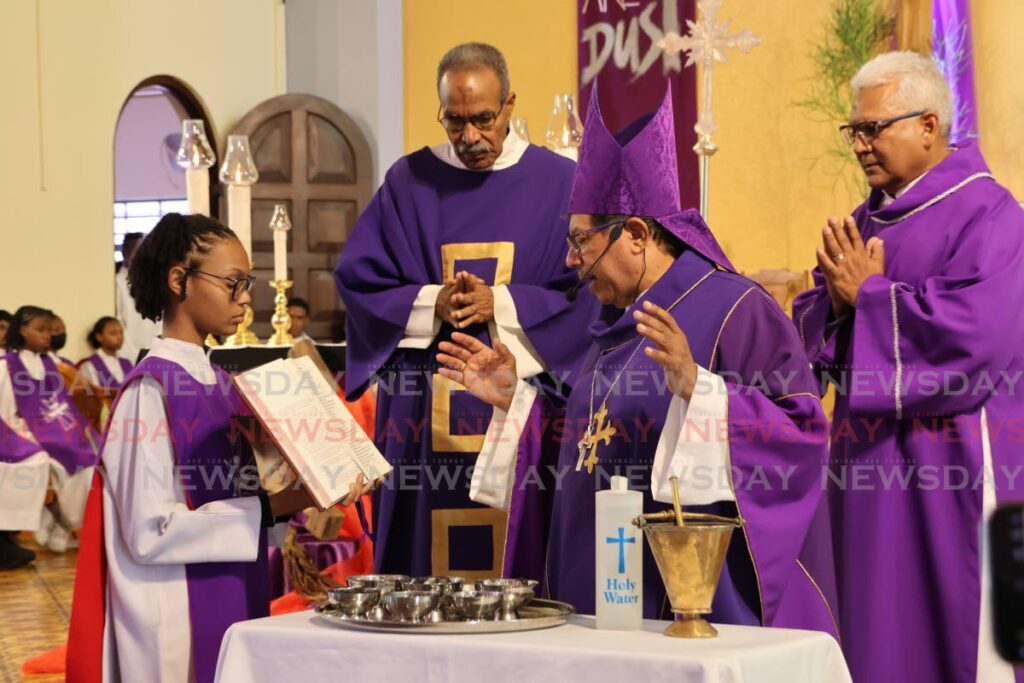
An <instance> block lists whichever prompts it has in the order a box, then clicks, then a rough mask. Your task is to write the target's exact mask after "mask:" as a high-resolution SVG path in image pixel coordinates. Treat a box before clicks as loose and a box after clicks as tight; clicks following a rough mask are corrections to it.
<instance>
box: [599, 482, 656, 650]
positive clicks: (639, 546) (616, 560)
mask: <svg viewBox="0 0 1024 683" xmlns="http://www.w3.org/2000/svg"><path fill="white" fill-rule="evenodd" d="M643 500H644V497H643V494H642V493H641V492H640V491H630V490H629V488H628V481H627V480H626V478H625V477H612V480H611V489H610V490H608V491H598V492H597V494H596V495H595V501H596V502H595V505H596V508H597V514H596V523H595V524H594V530H595V535H594V543H595V544H596V547H595V549H594V550H595V552H594V557H595V558H596V566H595V570H596V572H597V575H596V579H597V581H596V584H595V596H594V597H595V600H594V604H595V606H596V612H597V628H604V629H614V630H618V631H636V630H639V629H640V628H641V622H642V621H643V612H644V605H643V594H644V574H643V538H644V537H643V533H642V532H641V531H640V529H638V528H636V527H635V526H633V519H635V518H636V517H639V516H640V514H641V513H642V512H643Z"/></svg>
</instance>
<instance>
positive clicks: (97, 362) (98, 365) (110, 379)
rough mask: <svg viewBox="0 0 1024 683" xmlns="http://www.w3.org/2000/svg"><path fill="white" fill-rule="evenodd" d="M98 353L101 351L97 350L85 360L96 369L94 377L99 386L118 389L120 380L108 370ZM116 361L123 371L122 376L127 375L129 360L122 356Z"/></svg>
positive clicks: (130, 366)
mask: <svg viewBox="0 0 1024 683" xmlns="http://www.w3.org/2000/svg"><path fill="white" fill-rule="evenodd" d="M100 353H102V352H100V351H97V352H96V353H94V354H92V355H91V356H89V357H88V358H86V359H85V360H86V361H88V362H89V364H90V365H92V368H93V370H95V371H96V379H97V380H99V384H100V386H101V387H104V388H106V389H120V388H121V382H118V381H117V378H116V377H114V375H113V373H111V372H110V369H109V368H108V367H107V364H106V363H105V362H103V358H102V357H101V356H100ZM117 362H118V363H120V365H121V372H123V373H124V376H125V377H127V376H128V373H129V372H131V370H132V364H131V362H129V361H128V360H127V359H124V358H118V359H117Z"/></svg>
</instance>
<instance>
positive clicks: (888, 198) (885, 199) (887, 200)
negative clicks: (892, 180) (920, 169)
mask: <svg viewBox="0 0 1024 683" xmlns="http://www.w3.org/2000/svg"><path fill="white" fill-rule="evenodd" d="M926 175H928V171H925V172H924V173H922V174H921V175H919V176H917V177H916V178H914V179H913V180H911V181H910V182H909V183H907V184H906V185H904V186H903V187H901V188H900V189H898V190H896V195H895V196H892V195H890V194H889V193H888V192H886V191H885V190H882V206H881V208H883V209H884V208H885V207H887V206H889V205H890V204H892V203H893V202H894V201H896V200H897V199H899V198H900V197H902V196H903V195H905V194H906V193H907V192H909V191H910V188H912V187H913V186H914V185H917V184H918V182H920V181H921V178H924V177H925V176H926Z"/></svg>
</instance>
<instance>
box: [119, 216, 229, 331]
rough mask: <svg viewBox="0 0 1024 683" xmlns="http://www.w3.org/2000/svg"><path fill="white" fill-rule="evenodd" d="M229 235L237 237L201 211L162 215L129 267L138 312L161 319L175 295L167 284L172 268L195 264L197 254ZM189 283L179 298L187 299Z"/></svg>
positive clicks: (187, 266) (130, 284)
mask: <svg viewBox="0 0 1024 683" xmlns="http://www.w3.org/2000/svg"><path fill="white" fill-rule="evenodd" d="M228 238H232V239H237V237H236V236H235V233H234V232H233V231H232V230H231V228H228V227H227V226H225V225H222V224H221V223H219V222H218V221H216V220H214V219H212V218H208V217H207V216H203V215H201V214H189V215H185V216H183V215H181V214H180V213H169V214H167V215H166V216H164V217H163V218H161V219H160V221H159V222H158V223H157V224H156V226H155V227H154V228H153V230H152V231H151V232H150V233H149V234H148V235H146V238H145V239H144V240H142V244H140V245H139V246H138V248H137V249H136V250H135V253H134V254H133V255H132V259H131V263H130V265H129V267H128V292H129V294H131V296H132V299H134V300H135V310H137V311H138V312H139V315H141V316H142V317H143V318H147V319H148V320H153V321H158V320H160V319H162V318H163V316H164V309H165V308H166V307H167V304H168V303H169V302H170V301H171V298H172V297H173V296H174V293H173V292H171V290H170V288H169V287H168V286H167V273H168V272H169V271H170V270H171V268H173V267H175V266H184V267H185V268H193V267H195V266H196V265H197V262H196V261H195V260H194V257H195V256H197V255H203V254H208V253H210V249H212V248H213V246H214V244H216V242H217V241H218V240H224V239H228ZM186 284H187V281H186V282H182V284H181V296H180V297H178V298H179V300H180V301H184V300H185V286H186Z"/></svg>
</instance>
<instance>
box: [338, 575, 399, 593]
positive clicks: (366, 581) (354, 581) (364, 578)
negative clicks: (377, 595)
mask: <svg viewBox="0 0 1024 683" xmlns="http://www.w3.org/2000/svg"><path fill="white" fill-rule="evenodd" d="M410 580H411V579H410V578H409V577H408V576H405V575H404V574H358V575H356V576H350V577H348V579H347V581H348V585H350V586H365V587H368V588H380V589H382V590H384V591H389V590H402V589H403V588H404V587H405V584H406V583H407V582H409V581H410Z"/></svg>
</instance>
